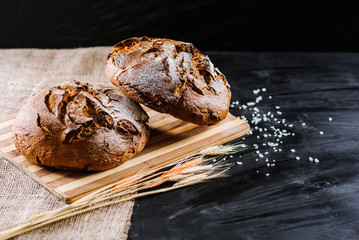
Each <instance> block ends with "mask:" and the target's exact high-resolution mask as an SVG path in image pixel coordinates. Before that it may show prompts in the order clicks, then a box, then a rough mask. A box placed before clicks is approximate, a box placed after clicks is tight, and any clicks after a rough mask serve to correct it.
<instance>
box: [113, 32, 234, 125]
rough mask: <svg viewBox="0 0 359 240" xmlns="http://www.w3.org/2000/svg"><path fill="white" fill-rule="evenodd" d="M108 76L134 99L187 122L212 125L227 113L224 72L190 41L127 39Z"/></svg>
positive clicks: (115, 53)
mask: <svg viewBox="0 0 359 240" xmlns="http://www.w3.org/2000/svg"><path fill="white" fill-rule="evenodd" d="M106 75H107V77H108V78H109V80H110V81H111V82H112V83H113V84H114V85H115V86H117V87H118V88H119V89H120V90H121V91H122V92H123V93H124V94H125V95H126V96H128V97H129V98H131V99H132V100H134V101H137V102H139V103H142V104H144V105H146V106H148V107H150V108H152V109H154V110H156V111H159V112H162V113H169V114H171V115H173V116H174V117H177V118H180V119H182V120H185V121H188V122H192V123H195V124H199V125H212V124H216V123H218V122H219V121H221V120H223V119H224V118H225V117H226V116H227V113H228V109H229V104H230V99H231V92H230V87H229V85H228V83H227V80H226V78H225V76H224V75H223V74H222V73H221V72H220V71H219V70H218V69H217V68H215V67H214V66H213V64H212V62H211V61H210V60H209V58H208V56H206V55H203V54H201V53H200V52H199V51H198V50H197V48H195V47H194V46H193V44H191V43H184V42H180V41H174V40H170V39H162V38H149V37H140V38H131V39H127V40H124V41H122V42H119V43H117V44H116V45H115V46H114V49H113V51H112V52H111V53H110V54H109V55H108V57H107V63H106Z"/></svg>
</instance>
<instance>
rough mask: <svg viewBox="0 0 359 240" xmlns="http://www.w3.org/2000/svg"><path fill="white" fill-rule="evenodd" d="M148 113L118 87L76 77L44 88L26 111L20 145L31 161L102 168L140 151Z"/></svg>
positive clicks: (18, 124)
mask: <svg viewBox="0 0 359 240" xmlns="http://www.w3.org/2000/svg"><path fill="white" fill-rule="evenodd" d="M147 121H148V116H147V114H146V112H145V111H144V110H143V109H142V108H141V106H140V105H139V104H138V103H136V102H134V101H132V100H131V99H128V98H127V97H126V96H124V95H123V94H122V93H121V92H120V91H118V89H116V88H114V87H111V86H104V85H100V84H88V83H80V82H77V81H75V82H74V83H65V84H63V85H61V86H56V87H50V88H46V89H43V90H41V91H39V92H38V93H36V94H35V95H33V96H32V97H31V98H29V99H28V101H27V102H26V104H25V105H24V106H23V107H22V108H21V109H20V111H19V113H18V115H17V117H16V121H15V125H14V127H13V138H14V141H15V146H16V148H17V149H18V150H19V151H20V152H21V153H22V154H23V155H24V156H25V157H26V158H27V159H28V160H30V161H31V162H33V163H35V164H38V165H42V166H47V167H53V168H57V169H63V170H87V171H99V170H105V169H108V168H112V167H115V166H118V165H120V164H121V163H123V162H125V161H127V160H128V159H130V158H131V157H133V156H134V155H135V154H136V153H138V152H140V151H141V150H142V149H143V147H144V146H145V145H146V143H147V141H148V138H149V128H148V126H147Z"/></svg>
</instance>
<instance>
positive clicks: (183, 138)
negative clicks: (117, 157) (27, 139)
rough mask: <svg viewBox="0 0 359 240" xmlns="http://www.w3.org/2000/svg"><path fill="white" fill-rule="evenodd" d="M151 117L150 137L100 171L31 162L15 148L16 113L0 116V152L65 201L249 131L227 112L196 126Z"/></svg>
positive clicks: (164, 116)
mask: <svg viewBox="0 0 359 240" xmlns="http://www.w3.org/2000/svg"><path fill="white" fill-rule="evenodd" d="M145 110H146V112H147V113H148V115H149V116H150V120H149V126H150V127H151V137H150V140H149V143H148V144H147V146H146V147H145V148H144V149H143V150H142V152H140V153H139V154H137V155H136V156H135V157H134V158H132V159H131V160H129V161H127V162H125V163H124V164H122V165H120V166H118V167H115V168H112V169H109V170H106V171H102V172H74V171H60V170H56V169H51V168H45V167H41V166H38V165H35V164H33V163H31V162H30V161H28V160H26V158H25V157H24V156H22V155H21V154H20V152H19V151H18V150H17V149H16V148H15V145H14V143H13V140H12V135H11V129H12V125H13V124H14V120H15V117H16V115H11V116H7V117H4V118H0V153H1V154H2V155H3V156H4V157H5V158H6V159H7V160H8V161H10V162H12V163H13V164H14V165H15V166H17V167H18V168H19V169H20V170H22V171H23V172H24V173H26V174H27V175H29V176H30V177H31V178H33V179H34V180H35V181H37V182H38V183H39V184H41V185H42V186H43V187H45V188H46V189H48V190H49V191H50V192H52V193H54V194H55V195H57V196H59V197H60V198H62V199H63V200H64V201H66V202H67V203H71V202H73V201H74V200H76V199H78V198H80V197H82V196H84V195H86V193H89V192H91V191H93V190H95V189H97V188H99V187H103V186H105V185H107V184H110V183H113V182H115V181H118V180H120V179H122V178H124V177H127V176H129V175H131V174H134V173H136V172H138V171H139V170H142V169H146V168H151V167H153V166H157V165H163V166H164V165H167V164H169V163H171V162H174V161H177V160H179V159H181V158H184V157H186V156H189V155H191V154H193V153H196V152H199V151H200V150H202V149H205V148H207V147H210V146H214V145H219V144H223V143H225V142H228V141H231V140H233V139H236V138H238V137H240V136H242V135H244V134H246V133H247V132H248V131H249V125H248V124H247V123H246V122H243V121H242V120H240V119H238V118H237V117H234V116H233V115H231V114H229V115H228V116H227V118H226V119H225V120H223V121H222V122H220V123H219V124H217V125H214V126H198V125H195V124H192V123H188V122H185V121H182V120H179V119H176V118H174V117H172V116H171V115H168V114H161V113H158V112H155V111H153V110H151V109H149V108H145Z"/></svg>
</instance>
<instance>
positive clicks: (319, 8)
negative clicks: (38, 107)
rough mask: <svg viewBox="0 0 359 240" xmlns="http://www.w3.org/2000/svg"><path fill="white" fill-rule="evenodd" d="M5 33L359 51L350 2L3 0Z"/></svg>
mask: <svg viewBox="0 0 359 240" xmlns="http://www.w3.org/2000/svg"><path fill="white" fill-rule="evenodd" d="M352 2H355V1H352ZM0 33H1V35H0V48H23V47H35V48H74V47H87V46H104V45H113V44H115V43H116V42H118V41H120V40H123V39H125V38H129V37H133V36H141V35H147V36H155V37H167V38H172V39H177V40H182V41H189V42H193V43H194V44H195V46H197V47H198V48H199V49H200V50H206V51H208V50H212V51H213V50H214V51H358V50H359V44H358V42H359V41H358V40H359V14H358V13H357V8H356V7H355V5H354V3H352V4H350V3H347V2H344V1H332V2H331V1H313V0H311V1H305V0H302V1H299V0H294V1H287V0H242V1H234V0H231V1H224V0H205V1H203V0H202V1H193V0H181V1H179V0H173V1H166V0H159V1H133V0H114V1H100V0H97V1H93V0H72V1H68V0H63V1H44V0H31V1H29V0H0Z"/></svg>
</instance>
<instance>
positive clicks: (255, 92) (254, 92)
mask: <svg viewBox="0 0 359 240" xmlns="http://www.w3.org/2000/svg"><path fill="white" fill-rule="evenodd" d="M260 91H261V90H260V89H256V90H253V94H258V93H259V92H260Z"/></svg>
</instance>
